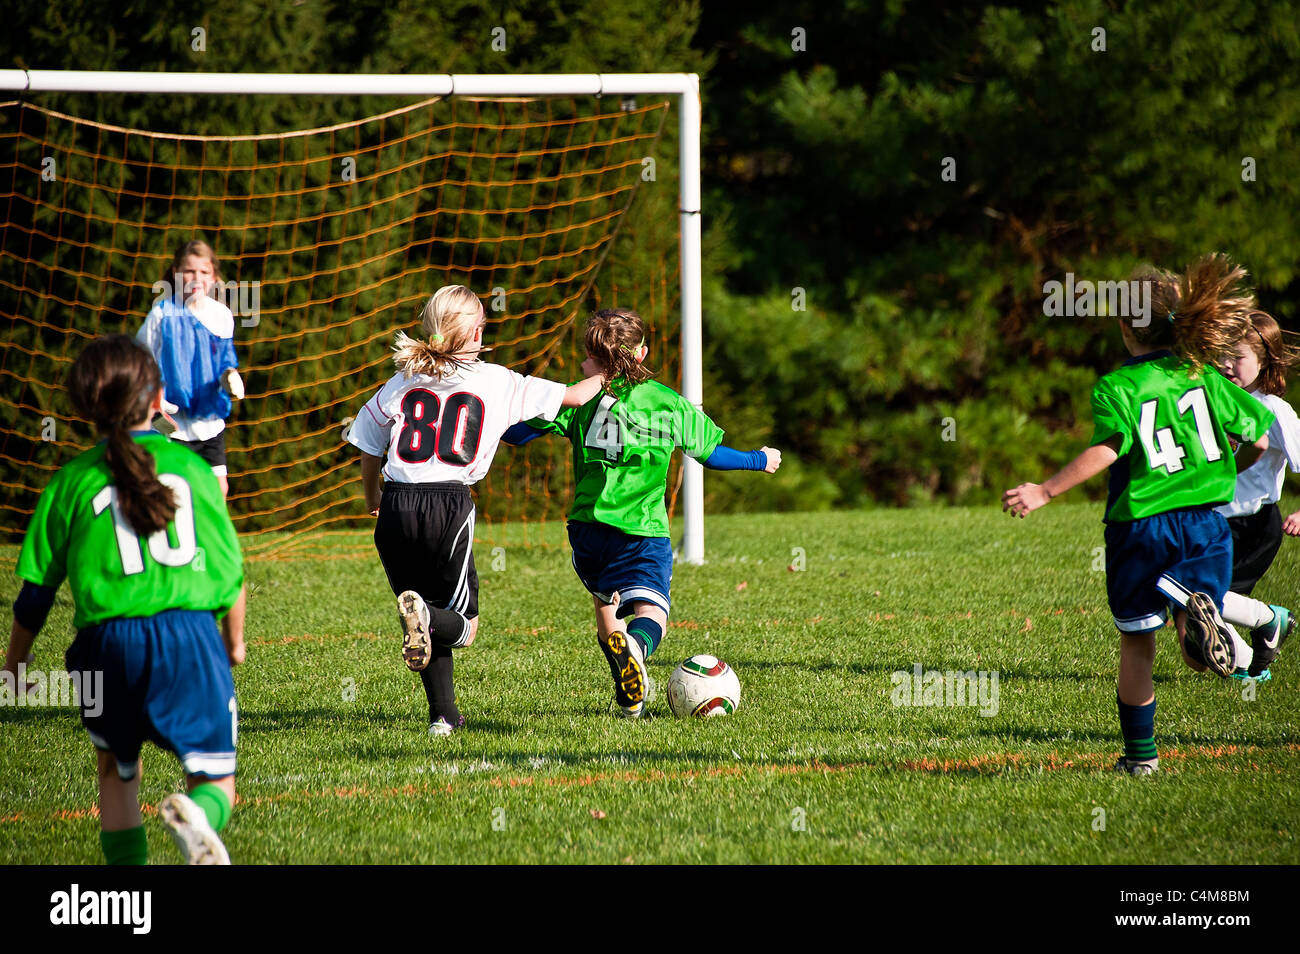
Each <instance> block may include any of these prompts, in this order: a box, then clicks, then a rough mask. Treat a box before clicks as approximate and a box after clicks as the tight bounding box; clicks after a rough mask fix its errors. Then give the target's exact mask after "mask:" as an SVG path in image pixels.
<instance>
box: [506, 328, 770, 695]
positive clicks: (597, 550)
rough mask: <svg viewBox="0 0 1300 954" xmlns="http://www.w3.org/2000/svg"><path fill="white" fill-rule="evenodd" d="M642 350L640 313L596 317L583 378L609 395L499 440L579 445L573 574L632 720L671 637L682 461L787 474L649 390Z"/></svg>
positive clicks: (700, 416) (659, 389)
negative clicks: (670, 500) (586, 596)
mask: <svg viewBox="0 0 1300 954" xmlns="http://www.w3.org/2000/svg"><path fill="white" fill-rule="evenodd" d="M645 341H646V328H645V323H644V322H643V321H642V320H641V318H640V316H639V315H637V314H636V312H633V311H628V310H626V309H621V308H614V309H607V310H605V311H598V312H596V314H594V315H592V317H591V320H590V321H588V322H587V329H586V334H585V342H584V343H585V344H586V348H587V360H586V363H584V364H583V366H582V371H583V373H584V374H603V375H604V376H605V378H606V380H607V381H608V384H607V385H606V386H605V389H604V391H603V392H602V393H601V394H599V395H597V396H596V397H595V398H593V399H592V400H590V401H589V402H587V403H586V404H584V405H583V406H582V407H579V408H566V409H564V410H563V411H561V412H560V413H559V414H558V415H557V416H556V418H555V420H554V421H542V420H536V419H535V420H532V421H529V422H527V423H525V424H520V425H516V426H515V427H513V428H511V429H510V430H509V431H507V432H506V435H505V437H504V438H503V440H505V441H507V442H508V443H512V444H523V443H526V442H527V441H529V440H532V439H533V438H534V437H537V436H539V435H541V434H545V433H555V434H562V435H564V436H565V437H567V438H568V439H569V441H570V443H571V444H572V445H573V475H574V485H575V487H574V500H573V506H572V507H570V508H569V543H570V544H571V545H572V547H573V568H574V569H575V570H577V571H578V578H579V579H580V580H582V583H583V585H584V586H586V588H587V589H588V590H589V591H590V592H591V595H592V603H593V605H594V606H595V610H596V641H597V642H598V643H599V644H600V648H601V651H602V652H603V653H604V654H605V658H606V659H607V660H608V662H609V668H610V672H611V673H612V675H613V677H614V698H615V701H616V703H617V704H618V709H619V714H620V715H623V716H625V717H628V718H637V717H638V716H640V715H641V714H642V712H643V711H644V708H645V700H646V684H647V679H646V659H647V658H648V657H649V656H650V654H651V653H653V652H654V651H655V649H656V648H657V647H658V646H659V643H660V641H661V640H662V639H663V634H664V627H666V626H667V625H668V612H669V609H670V607H671V604H670V601H669V593H668V590H669V584H670V583H671V581H672V574H673V553H672V547H671V546H670V545H669V543H668V512H667V508H666V507H665V506H664V492H665V491H666V489H667V486H668V464H669V461H670V460H671V459H672V454H673V451H674V449H676V448H678V447H680V448H682V450H683V451H684V452H685V453H687V454H689V455H690V456H691V457H693V458H695V459H696V460H698V461H699V462H700V463H702V464H703V465H704V466H705V467H709V468H711V469H713V470H758V471H764V472H766V473H769V474H774V473H776V469H777V468H778V467H780V466H781V452H780V451H778V450H776V449H774V448H771V447H763V448H760V449H759V450H756V451H749V452H747V453H744V452H741V451H735V450H732V449H731V448H729V447H723V446H722V433H723V432H722V430H721V428H719V427H718V426H717V425H716V424H714V423H713V421H711V420H709V418H708V416H707V415H706V414H705V413H704V412H703V411H701V410H700V409H699V408H697V407H695V405H693V404H691V402H689V401H687V400H686V399H685V398H684V397H682V396H681V395H680V394H678V393H677V392H676V391H674V390H673V389H672V388H668V387H665V386H664V385H662V384H659V383H658V382H656V381H652V380H650V375H651V371H650V369H649V368H647V367H646V366H645V364H644V361H645V359H646V355H647V354H648V352H649V348H647V346H646V343H645ZM629 617H630V619H629Z"/></svg>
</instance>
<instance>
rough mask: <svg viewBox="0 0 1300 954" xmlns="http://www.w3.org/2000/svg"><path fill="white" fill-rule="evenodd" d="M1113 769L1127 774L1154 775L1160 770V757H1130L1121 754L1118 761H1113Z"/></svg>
mask: <svg viewBox="0 0 1300 954" xmlns="http://www.w3.org/2000/svg"><path fill="white" fill-rule="evenodd" d="M1115 771H1116V772H1125V773H1127V774H1129V775H1154V774H1155V773H1156V772H1158V771H1160V759H1158V758H1155V759H1131V758H1129V757H1128V756H1126V755H1121V756H1120V757H1119V761H1118V762H1116V763H1115Z"/></svg>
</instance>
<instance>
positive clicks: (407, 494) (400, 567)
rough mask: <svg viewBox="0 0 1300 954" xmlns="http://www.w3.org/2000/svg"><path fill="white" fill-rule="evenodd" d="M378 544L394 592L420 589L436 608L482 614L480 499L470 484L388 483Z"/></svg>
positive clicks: (467, 615) (468, 615)
mask: <svg viewBox="0 0 1300 954" xmlns="http://www.w3.org/2000/svg"><path fill="white" fill-rule="evenodd" d="M375 548H376V549H377V550H378V551H379V559H380V562H382V563H383V565H384V572H385V573H386V574H388V585H389V586H391V587H392V588H393V593H394V595H396V594H399V593H404V592H405V591H407V590H414V591H415V592H417V593H419V594H420V596H422V597H423V598H424V601H425V602H426V603H428V604H429V605H430V606H433V607H436V608H438V609H448V610H452V611H453V612H456V613H460V614H461V615H462V616H464V617H465V618H466V619H473V618H474V617H476V616H478V571H477V570H476V569H475V568H474V498H473V497H472V496H471V495H470V492H469V487H467V486H466V485H465V484H462V483H457V482H455V481H450V482H446V483H436V484H402V483H394V482H388V481H386V482H385V483H384V495H383V498H382V499H381V501H380V504H379V519H378V521H377V522H376V523H375Z"/></svg>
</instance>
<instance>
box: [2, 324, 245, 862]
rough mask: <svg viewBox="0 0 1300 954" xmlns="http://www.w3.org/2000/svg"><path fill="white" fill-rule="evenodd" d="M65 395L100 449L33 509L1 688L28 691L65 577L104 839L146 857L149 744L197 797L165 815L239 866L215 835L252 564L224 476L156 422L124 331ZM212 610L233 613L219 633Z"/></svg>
mask: <svg viewBox="0 0 1300 954" xmlns="http://www.w3.org/2000/svg"><path fill="white" fill-rule="evenodd" d="M68 392H69V395H70V396H71V398H72V403H73V406H74V407H75V408H76V410H77V413H78V415H79V416H80V417H82V418H84V419H85V420H87V421H90V422H91V423H93V424H94V425H95V427H96V429H97V430H98V431H99V433H100V434H101V435H102V439H101V440H100V442H99V443H98V444H97V445H96V446H94V447H92V448H90V450H88V451H86V452H84V453H82V454H80V455H79V456H77V457H76V458H74V459H73V460H71V461H69V462H68V463H67V464H66V465H64V466H63V467H62V468H61V469H60V470H59V471H58V473H56V474H55V475H54V477H53V478H52V479H51V480H50V482H49V484H48V485H47V486H46V488H45V490H44V491H43V492H42V493H41V497H40V500H38V501H37V503H36V510H35V512H34V513H33V514H32V519H31V523H30V524H29V525H28V528H27V533H26V535H25V536H24V537H23V546H22V551H21V552H20V553H19V556H18V576H19V577H20V578H21V579H22V580H23V588H22V591H21V592H20V593H19V596H18V599H17V600H15V601H14V623H13V633H12V635H11V636H10V639H9V649H8V652H7V653H6V655H5V663H4V669H3V670H2V671H0V680H2V682H3V685H2V686H0V690H7V691H12V692H26V691H27V689H28V686H27V685H26V676H25V674H24V673H23V669H24V668H25V662H26V660H27V659H28V651H29V650H30V649H31V646H32V642H33V641H34V640H35V638H36V634H37V633H38V632H39V631H40V629H41V627H42V626H43V625H44V624H45V619H46V617H47V615H48V614H49V611H50V608H51V607H52V606H53V605H54V595H55V592H56V591H57V590H58V588H59V586H60V585H61V584H62V583H63V581H64V580H65V579H66V580H67V581H68V585H69V587H70V588H71V590H72V601H73V604H74V606H75V607H76V610H75V614H74V616H73V620H72V622H73V625H74V626H75V627H76V629H77V636H76V639H75V640H74V641H73V643H72V646H71V647H70V648H69V649H68V651H67V653H66V655H65V657H64V664H65V665H66V667H67V672H68V678H69V680H70V681H71V682H72V684H73V685H75V686H77V688H78V696H79V699H78V701H79V703H80V705H81V720H82V724H83V725H84V726H85V728H86V732H87V733H88V734H89V736H90V740H91V742H92V743H93V744H94V746H95V748H96V749H97V750H98V756H99V767H98V772H99V821H100V827H101V834H100V844H101V846H102V847H103V850H104V857H105V858H106V859H107V861H108V863H109V864H144V863H145V862H146V860H147V857H148V847H147V844H146V841H145V832H144V825H143V822H142V820H141V817H140V803H139V791H140V772H141V761H140V749H141V747H142V745H143V743H144V742H145V741H146V740H148V741H152V742H153V743H155V744H156V745H158V746H160V747H162V748H166V749H168V750H169V751H171V752H173V753H174V754H175V755H176V757H177V758H178V759H180V761H181V764H182V766H183V767H184V769H185V774H186V777H187V782H188V790H189V793H188V795H181V794H173V795H169V796H167V798H165V799H163V801H162V803H161V804H160V805H159V806H158V815H159V817H160V818H161V819H162V821H163V824H164V825H165V826H166V827H167V828H168V830H169V831H170V832H171V834H172V836H173V837H175V839H176V841H177V843H178V844H179V845H180V847H181V851H182V854H183V855H184V856H185V860H186V861H187V862H189V863H190V864H229V863H230V859H229V857H228V856H227V854H226V849H225V846H224V845H223V844H222V842H221V839H220V838H219V837H218V835H217V832H219V831H220V830H221V828H222V827H223V826H224V825H225V823H226V822H227V821H228V820H229V818H230V811H231V806H232V805H233V804H234V800H235V735H236V718H237V714H236V709H235V685H234V682H233V680H232V679H231V673H230V667H231V666H232V665H234V664H236V663H239V662H242V661H243V658H244V587H243V583H244V573H243V557H242V555H241V553H240V550H239V540H238V538H237V537H236V536H235V528H234V527H233V526H232V524H231V522H230V515H229V513H227V511H226V504H225V500H224V499H223V496H222V493H221V488H220V486H218V484H217V478H216V477H215V476H214V475H213V473H212V468H211V467H209V466H208V464H206V463H205V462H204V461H203V460H202V459H201V458H200V457H199V456H198V455H196V454H195V453H194V452H193V451H190V450H188V449H186V448H185V447H184V446H183V445H181V444H178V443H174V442H171V441H169V440H168V439H167V438H166V437H164V436H163V435H162V434H159V433H157V432H156V431H152V430H150V429H149V422H150V421H152V420H153V418H154V415H156V414H157V413H158V412H159V409H160V408H161V406H162V399H163V388H162V381H161V377H160V375H159V372H158V366H157V364H155V363H154V359H153V357H152V356H151V355H150V354H149V352H148V351H147V350H146V349H145V348H144V347H143V346H142V345H139V344H137V343H136V342H135V341H133V340H131V339H130V338H127V337H125V336H123V335H112V336H109V337H104V338H96V339H95V340H94V341H92V342H91V343H90V344H89V345H87V346H86V349H85V350H84V351H83V352H82V353H81V355H80V357H78V358H77V360H76V361H75V362H74V363H73V365H72V370H71V373H70V375H69V380H68ZM214 614H216V615H219V616H223V617H224V619H223V620H222V624H221V630H220V631H219V630H218V627H217V622H216V619H215V617H214Z"/></svg>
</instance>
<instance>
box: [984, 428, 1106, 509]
mask: <svg viewBox="0 0 1300 954" xmlns="http://www.w3.org/2000/svg"><path fill="white" fill-rule="evenodd" d="M1119 442H1120V438H1119V437H1112V438H1110V439H1109V440H1105V441H1103V442H1102V443H1100V444H1093V445H1092V446H1091V447H1089V448H1088V449H1087V450H1086V451H1084V452H1083V453H1082V454H1080V455H1079V456H1078V457H1076V458H1075V459H1074V460H1072V461H1070V462H1069V463H1068V464H1066V465H1065V466H1064V467H1062V468H1061V470H1060V471H1059V472H1058V473H1056V474H1055V475H1053V476H1052V477H1049V478H1048V479H1047V480H1046V481H1044V482H1043V483H1041V484H1021V485H1020V486H1018V487H1013V488H1011V489H1010V490H1008V491H1007V492H1006V493H1004V494H1003V495H1002V510H1003V511H1004V512H1010V514H1011V516H1013V517H1026V516H1028V515H1029V514H1031V513H1033V512H1034V511H1035V510H1037V509H1038V508H1039V507H1045V506H1046V505H1047V504H1048V502H1049V501H1050V500H1051V499H1052V498H1053V497H1056V496H1059V495H1061V494H1063V493H1065V492H1066V491H1067V490H1072V489H1074V488H1075V487H1077V486H1079V484H1081V483H1083V482H1084V481H1085V480H1089V479H1091V478H1093V477H1096V476H1097V475H1098V474H1100V473H1101V472H1102V471H1103V470H1105V469H1106V468H1107V467H1109V466H1110V465H1111V464H1113V463H1115V461H1116V460H1118V459H1119V451H1118V445H1119Z"/></svg>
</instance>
